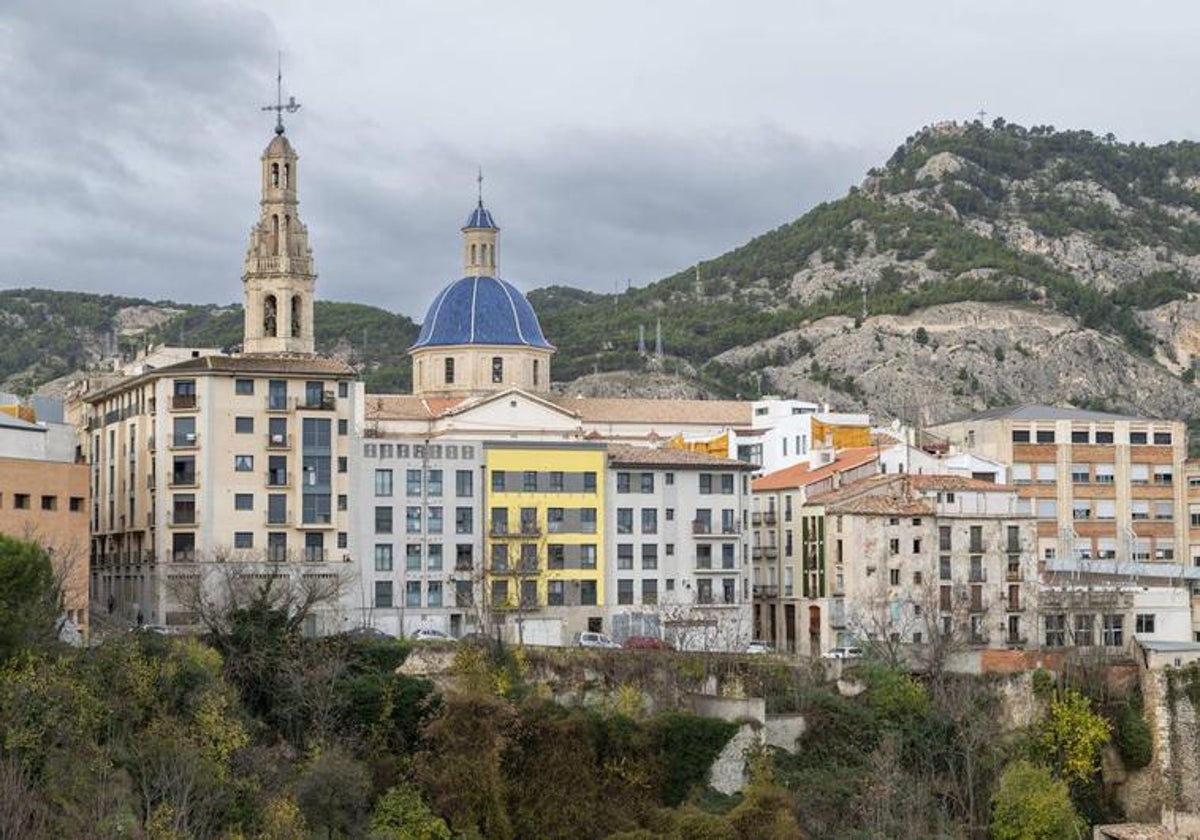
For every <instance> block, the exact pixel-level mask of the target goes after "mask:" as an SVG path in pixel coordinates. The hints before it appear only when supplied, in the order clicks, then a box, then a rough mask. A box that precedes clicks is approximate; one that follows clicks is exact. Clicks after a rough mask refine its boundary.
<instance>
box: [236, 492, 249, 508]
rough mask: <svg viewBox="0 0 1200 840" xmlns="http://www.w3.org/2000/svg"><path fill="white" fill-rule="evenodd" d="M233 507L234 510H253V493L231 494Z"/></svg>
mask: <svg viewBox="0 0 1200 840" xmlns="http://www.w3.org/2000/svg"><path fill="white" fill-rule="evenodd" d="M233 509H234V510H254V494H253V493H234V494H233Z"/></svg>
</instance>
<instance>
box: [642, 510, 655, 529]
mask: <svg viewBox="0 0 1200 840" xmlns="http://www.w3.org/2000/svg"><path fill="white" fill-rule="evenodd" d="M642 533H643V534H657V533H658V509H657V508H642Z"/></svg>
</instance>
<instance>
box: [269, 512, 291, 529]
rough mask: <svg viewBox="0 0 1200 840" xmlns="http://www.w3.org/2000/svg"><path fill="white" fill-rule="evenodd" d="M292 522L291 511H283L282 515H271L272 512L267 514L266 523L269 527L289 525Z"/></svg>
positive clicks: (278, 513) (277, 513)
mask: <svg viewBox="0 0 1200 840" xmlns="http://www.w3.org/2000/svg"><path fill="white" fill-rule="evenodd" d="M291 521H292V516H291V512H290V511H286V510H285V511H283V512H282V513H280V512H276V513H270V512H268V513H267V516H266V523H267V525H287V524H289V523H290V522H291Z"/></svg>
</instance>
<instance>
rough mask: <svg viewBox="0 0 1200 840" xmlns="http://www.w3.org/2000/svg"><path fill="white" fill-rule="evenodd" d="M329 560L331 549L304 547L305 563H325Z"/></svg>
mask: <svg viewBox="0 0 1200 840" xmlns="http://www.w3.org/2000/svg"><path fill="white" fill-rule="evenodd" d="M328 559H329V549H327V548H321V547H319V546H311V545H306V546H304V562H305V563H324V562H326V561H327V560H328Z"/></svg>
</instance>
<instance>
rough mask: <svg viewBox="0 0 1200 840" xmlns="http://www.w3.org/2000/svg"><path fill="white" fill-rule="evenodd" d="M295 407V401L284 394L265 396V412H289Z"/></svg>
mask: <svg viewBox="0 0 1200 840" xmlns="http://www.w3.org/2000/svg"><path fill="white" fill-rule="evenodd" d="M295 406H296V401H295V399H293V398H291V397H288V396H287V395H286V394H267V411H291V410H292V409H293V408H295Z"/></svg>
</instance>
